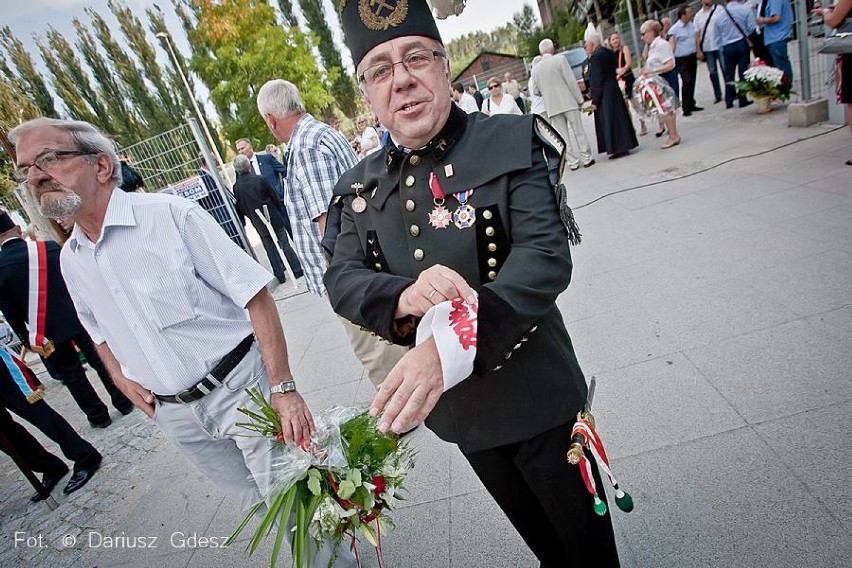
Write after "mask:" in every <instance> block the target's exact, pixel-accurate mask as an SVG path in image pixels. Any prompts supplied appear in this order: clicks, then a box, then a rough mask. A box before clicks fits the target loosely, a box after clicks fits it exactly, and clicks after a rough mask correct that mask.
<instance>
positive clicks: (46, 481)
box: [30, 467, 68, 503]
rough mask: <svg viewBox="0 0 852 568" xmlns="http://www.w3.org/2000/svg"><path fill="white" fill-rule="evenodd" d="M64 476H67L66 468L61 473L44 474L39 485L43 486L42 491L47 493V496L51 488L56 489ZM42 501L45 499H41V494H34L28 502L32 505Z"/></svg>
mask: <svg viewBox="0 0 852 568" xmlns="http://www.w3.org/2000/svg"><path fill="white" fill-rule="evenodd" d="M66 475H68V468H67V467H66V468H65V471H63V472H62V473H50V474H47V473H45V474H44V475H42V476H41V484H42V485H44V490H45V491H47V493H48V495H49V494H50V492H51V491H53V488H54V487H56V486H57V485H58V484H59V482H60V481H61V480H62V478H63V477H65V476H66ZM44 499H46V497H42V496H41V493H36V494H35V495H33V496H32V497H30V501H32V502H33V503H38V502H39V501H43V500H44Z"/></svg>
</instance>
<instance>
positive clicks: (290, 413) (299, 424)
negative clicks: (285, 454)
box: [269, 392, 315, 444]
mask: <svg viewBox="0 0 852 568" xmlns="http://www.w3.org/2000/svg"><path fill="white" fill-rule="evenodd" d="M269 404H271V405H272V408H274V409H275V410H276V411H277V412H278V416H280V417H281V436H282V437H283V438H284V442H285V443H287V444H290V443H297V444H298V443H300V442H302V440H310V439H311V437H312V436H313V435H314V431H315V427H314V417H313V415H312V414H311V409H310V408H308V405H307V403H306V402H305V399H303V398H302V395H300V394H299V393H297V392H288V393H276V394H273V395H271V398H270V400H269Z"/></svg>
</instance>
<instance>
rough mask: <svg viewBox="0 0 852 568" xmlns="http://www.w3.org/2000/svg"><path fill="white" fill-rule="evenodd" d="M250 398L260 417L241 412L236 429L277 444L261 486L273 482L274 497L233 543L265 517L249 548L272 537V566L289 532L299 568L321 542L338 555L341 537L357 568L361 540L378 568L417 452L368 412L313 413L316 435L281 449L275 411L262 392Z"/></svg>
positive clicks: (262, 504)
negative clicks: (393, 512)
mask: <svg viewBox="0 0 852 568" xmlns="http://www.w3.org/2000/svg"><path fill="white" fill-rule="evenodd" d="M247 392H248V394H249V397H250V398H251V400H252V401H253V402H254V403H255V404H256V405H257V408H258V410H259V411H258V412H255V411H252V410H249V409H246V408H241V409H240V412H242V413H243V414H245V415H246V416H247V417H248V418H249V422H239V423H237V425H238V426H241V427H243V428H245V429H246V430H250V431H253V432H256V433H257V434H259V435H261V436H265V437H267V438H274V439H275V440H276V443H275V444H274V447H273V450H272V451H273V452H274V457H273V459H272V467H271V469H270V471H269V473H268V475H269V478H268V479H265V480H262V481H266V482H268V483H266V485H268V486H269V487H270V490H269V493H268V494H267V495H266V498H265V499H264V500H262V501H261V502H259V503H258V504H257V505H255V507H254V508H253V509H252V510H251V511H250V512H249V514H248V515H247V516H246V518H245V520H244V521H243V522H242V524H241V525H240V526H239V527H238V528H237V530H236V531H235V532H234V534H233V535H232V536H231V538H230V539H229V541H228V543H229V544H230V543H232V542H233V541H234V540H235V539H236V537H237V536H238V535H239V534H240V533H241V532H242V530H243V529H244V528H245V527H246V526H247V524H248V523H249V521H250V520H251V519H252V518H253V517H254V516H255V515H256V514H258V515H259V514H262V519H261V521H260V524H259V526H258V527H257V529H256V530H255V531H254V534H253V535H252V537H251V539H250V541H249V544H248V550H249V553H250V554H251V553H254V551H255V550H256V549H257V547H258V545H259V544H260V542H261V541H262V540H263V539H264V538H266V537H267V536H270V535H273V534H274V544H273V549H272V556H271V558H270V566H271V567H274V566H276V563H277V560H278V556H279V552H280V550H281V546H282V544H283V542H284V540H285V536H286V535H287V534H288V533H289V535H290V536H289V537H288V538H287V540H288V541H289V543H290V552H291V554H292V559H293V566H294V567H297V568H302V567H304V566H309V565H311V558H312V556H313V554H314V553H315V552H316V550H317V549H318V547H319V546H320V544H321V543H323V542H328V543H331V544H332V545H333V549H334V550H337V545H339V544H340V543H341V542H342V541H343V540H344V539H346V540H348V541H349V542H350V543H351V548H352V551H353V552H354V553H355V557H356V560H357V563H358V565H359V566H360V558H359V557H358V548H357V541H358V539H359V537H363V538H365V539H366V540H367V541H368V542H369V543H370V544H371V545H372V546H373V547H375V550H376V558H377V560H378V564H379V566H380V567H381V566H382V538H383V536H384V535H385V534H386V533H387V532H388V527H389V526H392V521H391V519H390V518H389V517H388V512H389V511H390V510H391V509H392V508H393V505H394V504H395V501H396V500H398V499H401V498H402V497H401V495H400V494H399V491H400V490H401V489H402V486H403V483H404V482H405V478H406V476H407V473H408V471H409V470H410V469H411V468H412V467H413V465H414V451H413V450H411V449H410V448H409V447H408V446H407V444H406V443H405V442H404V441H401V440H400V439H399V438H397V437H395V436H388V435H385V434H382V433H381V432H379V430H378V427H377V426H378V422H377V419H376V418H374V417H371V416H369V415H368V414H367V409H366V408H365V407H349V408H342V407H334V408H331V409H328V410H323V411H320V412H315V413H314V415H313V416H314V424H315V426H316V428H315V433H314V436H313V437H312V438H311V439H310V440H303V441H302V442H301V443H299V444H298V445H292V444H284V442H283V439H282V437H281V434H280V432H281V421H280V419H279V417H278V414H277V412H276V411H275V410H274V409H273V408H272V406H271V405H270V404H269V402H268V401H266V400H265V399H264V398H263V395H262V394H261V393H260V392H259V391H257V390H252V389H249V390H248V391H247ZM264 508H265V509H266V512H265V513H262V511H263V510H264ZM333 561H334V558H332V559H331V562H333Z"/></svg>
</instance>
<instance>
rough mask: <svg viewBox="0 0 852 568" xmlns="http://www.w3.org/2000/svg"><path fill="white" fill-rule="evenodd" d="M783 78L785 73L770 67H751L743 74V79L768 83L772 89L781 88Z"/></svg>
mask: <svg viewBox="0 0 852 568" xmlns="http://www.w3.org/2000/svg"><path fill="white" fill-rule="evenodd" d="M783 77H784V72H783V71H781V70H780V69H778V68H776V67H769V66H768V65H755V66H754V67H749V68H748V69H746V71H745V73H743V78H744V79H745V80H746V81H760V82H762V83H766V84H767V86H768V87H770V88H772V87H777V86H779V85H780V84H781V80H782V78H783Z"/></svg>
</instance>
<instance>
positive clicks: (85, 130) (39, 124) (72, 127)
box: [9, 116, 122, 185]
mask: <svg viewBox="0 0 852 568" xmlns="http://www.w3.org/2000/svg"><path fill="white" fill-rule="evenodd" d="M48 127H49V128H57V129H59V130H62V131H64V132H67V133H68V135H69V136H70V137H71V143H72V144H74V146H75V147H76V149H77V150H79V151H80V152H87V153H91V154H106V155H107V156H108V157H109V159H110V162H112V177H111V178H110V179H112V180H113V181H114V182H115V185H121V181H122V179H121V164H120V163H119V161H118V154H117V153H116V151H115V143H113V141H112V140H110V139H109V138H107V137H106V136H105V135H104V134H103V133H102V132H101V131H100V130H98V129H97V127H95V126H94V125H92V124H89V123H88V122H84V121H82V120H62V119H58V118H47V117H43V116H42V117H39V118H34V119H32V120H28V121H27V122H24V123H23V124H20V125H18V126H16V127H15V128H13V129H12V130H11V132H9V142H11V143H12V144H14V145H15V146H17V145H18V142H19V141H20V139H21V138H22V137H23V136H24V135H26V134H28V133H30V132H32V131H34V130H38V129H39V128H48Z"/></svg>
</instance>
